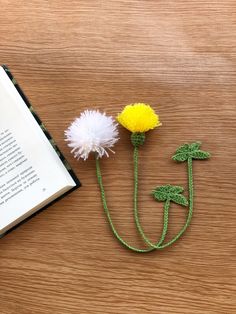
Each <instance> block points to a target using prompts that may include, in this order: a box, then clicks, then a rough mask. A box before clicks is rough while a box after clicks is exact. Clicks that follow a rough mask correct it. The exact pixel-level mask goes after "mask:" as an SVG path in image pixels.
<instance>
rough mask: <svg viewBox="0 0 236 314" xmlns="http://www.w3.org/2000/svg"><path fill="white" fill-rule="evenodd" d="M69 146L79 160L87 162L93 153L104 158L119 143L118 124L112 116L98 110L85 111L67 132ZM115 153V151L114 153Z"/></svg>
mask: <svg viewBox="0 0 236 314" xmlns="http://www.w3.org/2000/svg"><path fill="white" fill-rule="evenodd" d="M65 136H66V139H65V140H66V141H68V142H69V143H68V146H69V147H72V151H71V152H72V153H73V154H74V157H75V158H77V159H80V158H82V159H84V160H86V159H87V158H88V156H89V154H90V153H91V152H94V153H97V156H98V157H100V158H101V157H103V156H104V155H106V156H107V157H108V156H109V155H108V152H107V150H110V151H112V150H111V147H113V146H114V144H115V143H116V142H117V141H118V139H119V138H118V130H117V124H116V123H115V121H114V119H113V118H112V117H111V116H107V115H106V114H105V113H101V112H99V111H98V110H85V111H84V112H82V113H81V115H80V117H79V118H76V119H75V120H74V121H73V122H72V123H71V125H70V126H69V128H68V129H67V130H66V131H65ZM112 152H113V151H112Z"/></svg>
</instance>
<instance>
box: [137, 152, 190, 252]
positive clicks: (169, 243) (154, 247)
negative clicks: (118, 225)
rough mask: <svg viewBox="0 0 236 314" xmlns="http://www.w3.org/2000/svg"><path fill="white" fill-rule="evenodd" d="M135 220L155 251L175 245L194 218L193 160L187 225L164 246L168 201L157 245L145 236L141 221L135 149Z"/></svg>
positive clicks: (145, 239)
mask: <svg viewBox="0 0 236 314" xmlns="http://www.w3.org/2000/svg"><path fill="white" fill-rule="evenodd" d="M133 158H134V219H135V224H136V227H137V230H138V231H139V233H140V235H141V236H142V238H143V240H144V241H145V242H146V243H147V244H148V245H149V246H151V247H152V248H153V249H163V248H165V247H167V246H170V245H171V244H173V243H174V242H175V241H177V240H178V239H179V238H180V237H181V235H182V234H183V233H184V232H185V230H186V229H187V227H188V226H189V224H190V222H191V218H192V213H193V171H192V158H191V157H189V158H188V184H189V212H188V217H187V220H186V223H185V225H184V226H183V228H182V229H181V230H180V231H179V233H178V234H177V235H176V236H175V237H174V238H173V239H171V240H170V241H169V242H167V243H165V244H163V245H161V244H162V242H163V241H164V239H165V235H166V233H167V229H168V210H169V206H170V201H169V200H167V201H166V202H165V205H164V217H165V219H164V222H163V233H162V235H161V238H160V240H159V242H158V243H157V244H154V243H152V242H151V241H150V240H149V239H148V237H147V236H146V235H145V233H144V230H143V228H142V226H141V224H140V220H139V212H138V147H137V146H135V147H134V155H133Z"/></svg>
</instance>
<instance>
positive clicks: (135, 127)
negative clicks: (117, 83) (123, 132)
mask: <svg viewBox="0 0 236 314" xmlns="http://www.w3.org/2000/svg"><path fill="white" fill-rule="evenodd" d="M117 120H118V122H119V123H120V124H121V125H123V127H125V128H126V129H128V130H129V131H131V132H133V133H135V132H140V133H143V132H147V131H149V130H151V129H154V128H155V127H157V126H160V125H161V123H160V121H159V116H158V115H157V114H156V113H155V111H154V110H153V109H152V108H151V107H150V106H149V105H146V104H142V103H136V104H132V105H127V106H125V108H124V109H123V111H122V112H121V113H120V114H119V115H118V116H117Z"/></svg>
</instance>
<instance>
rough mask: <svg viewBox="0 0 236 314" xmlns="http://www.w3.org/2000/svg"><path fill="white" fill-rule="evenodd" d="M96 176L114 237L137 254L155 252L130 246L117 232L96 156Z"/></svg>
mask: <svg viewBox="0 0 236 314" xmlns="http://www.w3.org/2000/svg"><path fill="white" fill-rule="evenodd" d="M96 175H97V179H98V184H99V187H100V192H101V199H102V204H103V208H104V211H105V214H106V216H107V219H108V222H109V224H110V227H111V230H112V232H113V234H114V236H115V237H116V238H117V239H118V240H119V241H120V243H121V244H123V245H124V246H125V247H126V248H128V249H130V250H131V251H134V252H137V253H148V252H151V251H153V250H154V248H147V249H139V248H136V247H134V246H131V245H129V244H128V243H127V242H126V241H125V240H123V239H122V237H121V236H120V235H119V233H118V232H117V230H116V228H115V226H114V224H113V222H112V218H111V215H110V212H109V209H108V206H107V201H106V196H105V190H104V186H103V182H102V174H101V169H100V163H99V158H98V157H97V156H96Z"/></svg>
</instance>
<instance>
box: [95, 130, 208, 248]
mask: <svg viewBox="0 0 236 314" xmlns="http://www.w3.org/2000/svg"><path fill="white" fill-rule="evenodd" d="M144 141H145V134H144V133H133V134H132V135H131V142H132V144H133V146H134V153H133V161H134V196H133V202H134V208H133V210H134V220H135V225H136V228H137V230H138V232H139V234H140V235H141V237H142V239H143V240H144V242H145V244H147V245H148V246H149V247H148V248H145V249H140V248H136V247H134V246H131V245H129V244H128V243H127V242H126V241H125V240H123V238H122V237H121V236H120V235H119V233H118V232H117V230H116V228H115V226H114V224H113V222H112V218H111V215H110V212H109V209H108V206H107V201H106V196H105V190H104V186H103V182H102V174H101V169H100V163H99V158H98V156H96V175H97V179H98V184H99V187H100V192H101V199H102V204H103V208H104V211H105V214H106V216H107V219H108V222H109V224H110V227H111V230H112V232H113V234H114V235H115V237H116V238H117V239H118V240H119V241H120V243H122V244H123V245H124V246H125V247H126V248H128V249H130V250H132V251H134V252H138V253H147V252H151V251H153V250H155V249H164V248H166V247H168V246H170V245H171V244H173V243H175V242H176V241H177V240H178V239H179V238H180V237H181V236H182V235H183V233H184V232H185V230H186V229H187V228H188V226H189V224H190V222H191V219H192V214H193V163H192V161H193V159H200V160H203V159H208V158H210V156H211V155H210V153H208V152H206V151H202V150H201V149H200V146H201V143H200V142H193V143H190V144H184V145H182V146H180V147H179V148H178V149H177V150H176V153H175V155H174V156H172V159H173V160H175V161H177V162H186V161H187V169H188V190H189V192H188V194H189V195H188V198H189V200H187V199H186V197H185V196H184V195H182V194H181V193H182V192H183V191H184V189H183V188H182V187H180V186H173V185H164V186H159V187H157V188H156V189H155V190H154V191H153V196H154V198H155V199H156V200H157V201H164V202H165V203H164V212H163V229H162V234H161V237H160V240H159V241H158V242H157V243H152V242H151V241H150V240H149V238H148V237H147V236H146V234H145V233H144V230H143V228H142V226H141V223H140V220H139V211H138V153H139V150H138V148H139V146H141V145H143V144H144ZM171 202H174V203H177V204H180V205H183V206H188V207H189V210H188V215H187V219H186V222H185V224H184V226H183V227H182V229H181V230H180V231H179V233H178V234H177V235H176V236H175V237H173V238H172V239H171V240H170V241H168V242H167V243H164V244H163V242H164V240H165V237H166V234H167V231H168V219H169V208H170V203H171Z"/></svg>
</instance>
